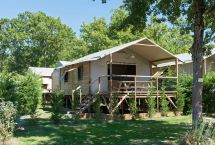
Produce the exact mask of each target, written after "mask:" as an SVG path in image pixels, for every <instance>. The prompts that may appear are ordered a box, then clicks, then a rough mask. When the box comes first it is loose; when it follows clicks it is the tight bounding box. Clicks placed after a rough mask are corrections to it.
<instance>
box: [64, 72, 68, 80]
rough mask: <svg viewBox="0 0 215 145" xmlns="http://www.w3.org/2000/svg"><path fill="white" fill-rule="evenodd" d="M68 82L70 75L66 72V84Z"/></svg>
mask: <svg viewBox="0 0 215 145" xmlns="http://www.w3.org/2000/svg"><path fill="white" fill-rule="evenodd" d="M68 80H69V73H68V72H66V73H65V75H64V82H68Z"/></svg>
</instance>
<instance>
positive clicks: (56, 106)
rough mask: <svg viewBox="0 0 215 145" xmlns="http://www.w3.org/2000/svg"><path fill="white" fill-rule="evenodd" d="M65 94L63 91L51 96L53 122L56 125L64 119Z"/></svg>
mask: <svg viewBox="0 0 215 145" xmlns="http://www.w3.org/2000/svg"><path fill="white" fill-rule="evenodd" d="M63 97H64V93H63V92H62V91H56V92H53V93H52V95H51V101H50V105H51V111H52V114H51V120H52V121H53V122H54V123H56V124H57V123H59V122H60V119H61V117H62V106H63Z"/></svg>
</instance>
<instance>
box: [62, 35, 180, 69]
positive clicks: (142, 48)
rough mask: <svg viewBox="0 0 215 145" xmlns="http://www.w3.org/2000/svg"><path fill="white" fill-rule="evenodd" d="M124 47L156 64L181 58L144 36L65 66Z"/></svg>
mask: <svg viewBox="0 0 215 145" xmlns="http://www.w3.org/2000/svg"><path fill="white" fill-rule="evenodd" d="M123 49H130V50H132V51H134V52H136V53H137V54H139V55H140V56H142V57H144V58H146V59H147V60H149V61H151V62H153V64H154V65H157V64H160V63H164V62H168V61H172V60H173V59H179V58H177V57H176V56H174V55H173V54H171V53H170V52H168V51H167V50H165V49H163V48H162V47H160V46H159V45H157V44H156V43H154V42H152V41H151V40H149V39H148V38H142V39H139V40H135V41H132V42H129V43H126V44H123V45H119V46H116V47H113V48H110V49H106V50H102V51H99V52H96V53H93V54H90V55H87V56H85V57H82V58H80V59H77V60H75V61H72V62H71V63H68V64H67V65H65V66H69V65H73V64H78V63H82V62H87V61H95V60H98V59H101V58H103V57H105V56H107V55H110V54H113V53H115V52H118V51H121V50H123ZM179 60H180V59H179ZM65 66H62V67H65ZM62 67H59V68H62Z"/></svg>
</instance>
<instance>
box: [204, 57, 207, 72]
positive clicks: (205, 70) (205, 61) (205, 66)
mask: <svg viewBox="0 0 215 145" xmlns="http://www.w3.org/2000/svg"><path fill="white" fill-rule="evenodd" d="M206 73H207V60H206V59H205V60H204V74H206Z"/></svg>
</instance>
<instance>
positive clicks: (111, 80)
mask: <svg viewBox="0 0 215 145" xmlns="http://www.w3.org/2000/svg"><path fill="white" fill-rule="evenodd" d="M112 63H113V58H112V53H111V54H110V96H112V89H113V77H112V75H113V72H112Z"/></svg>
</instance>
